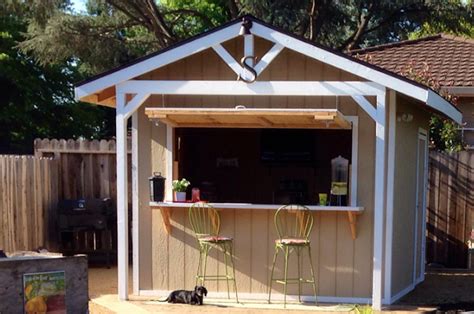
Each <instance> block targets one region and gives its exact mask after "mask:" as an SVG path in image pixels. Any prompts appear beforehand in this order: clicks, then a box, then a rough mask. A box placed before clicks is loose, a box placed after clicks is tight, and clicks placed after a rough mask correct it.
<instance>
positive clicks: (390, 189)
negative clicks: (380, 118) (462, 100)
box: [384, 90, 397, 304]
mask: <svg viewBox="0 0 474 314" xmlns="http://www.w3.org/2000/svg"><path fill="white" fill-rule="evenodd" d="M396 96H397V94H396V92H395V91H393V90H391V91H390V92H389V107H388V128H389V129H388V151H387V164H388V166H387V216H386V220H385V228H386V230H385V266H384V267H385V269H384V280H385V282H384V299H385V303H387V304H391V303H392V250H393V205H394V203H393V202H394V192H395V190H394V189H395V187H394V184H395V138H396V137H395V134H396V127H397V97H396Z"/></svg>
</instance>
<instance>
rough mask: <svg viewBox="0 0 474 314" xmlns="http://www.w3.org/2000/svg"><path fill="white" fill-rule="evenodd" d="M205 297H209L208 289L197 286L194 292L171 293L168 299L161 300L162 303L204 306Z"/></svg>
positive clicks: (177, 291)
mask: <svg viewBox="0 0 474 314" xmlns="http://www.w3.org/2000/svg"><path fill="white" fill-rule="evenodd" d="M205 296H207V289H206V288H205V287H203V286H196V287H194V291H190V290H175V291H173V292H171V293H170V295H169V296H168V298H166V299H165V300H160V302H168V303H184V304H191V305H202V300H203V298H204V297H205Z"/></svg>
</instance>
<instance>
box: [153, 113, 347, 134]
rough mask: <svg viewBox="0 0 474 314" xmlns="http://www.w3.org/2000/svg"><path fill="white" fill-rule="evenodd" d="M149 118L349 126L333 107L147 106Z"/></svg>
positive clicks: (183, 123)
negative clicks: (217, 107)
mask: <svg viewBox="0 0 474 314" xmlns="http://www.w3.org/2000/svg"><path fill="white" fill-rule="evenodd" d="M145 113H146V115H147V116H148V117H149V118H150V119H157V120H159V121H161V122H163V123H165V124H169V125H171V126H173V127H188V128H189V127H192V128H206V127H212V128H219V127H222V128H292V129H350V128H351V123H350V122H349V121H348V120H346V118H345V117H344V115H343V114H342V113H341V112H340V111H338V110H336V109H204V108H186V109H185V108H146V109H145Z"/></svg>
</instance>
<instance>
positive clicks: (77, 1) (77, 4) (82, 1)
mask: <svg viewBox="0 0 474 314" xmlns="http://www.w3.org/2000/svg"><path fill="white" fill-rule="evenodd" d="M72 7H73V8H74V10H75V11H76V12H81V11H84V12H85V11H86V0H73V1H72Z"/></svg>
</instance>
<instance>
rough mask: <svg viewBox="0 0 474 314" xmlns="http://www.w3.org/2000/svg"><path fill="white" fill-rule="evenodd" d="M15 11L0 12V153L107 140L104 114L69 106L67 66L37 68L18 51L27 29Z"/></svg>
mask: <svg viewBox="0 0 474 314" xmlns="http://www.w3.org/2000/svg"><path fill="white" fill-rule="evenodd" d="M20 9H21V8H20V7H15V8H13V9H9V10H6V9H5V8H2V11H0V30H1V32H0V38H1V40H0V84H1V85H2V93H1V94H0V97H1V98H0V139H1V140H0V152H2V153H6V152H8V153H31V152H32V147H33V140H34V139H35V138H36V137H51V138H78V137H85V138H102V137H106V136H109V135H110V131H109V130H111V128H110V125H109V124H108V122H109V120H110V119H109V120H108V119H107V116H108V115H107V110H104V109H103V108H98V107H94V106H90V105H85V104H81V103H77V102H75V101H74V98H73V93H72V92H73V90H72V84H71V82H74V81H77V80H78V79H79V77H78V76H77V74H76V72H75V69H74V67H73V66H72V64H71V63H64V64H49V65H40V64H38V63H37V62H36V60H35V58H33V57H31V56H30V55H28V54H25V53H23V52H21V51H20V50H18V48H17V45H18V43H20V42H22V41H23V40H24V37H23V36H24V33H25V32H26V31H27V27H28V23H27V21H26V18H25V15H26V14H25V15H20V14H12V13H13V12H18V10H20ZM23 9H24V10H25V12H26V10H27V8H26V7H24V8H23ZM11 10H15V11H13V12H12V11H11ZM109 116H110V115H109Z"/></svg>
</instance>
